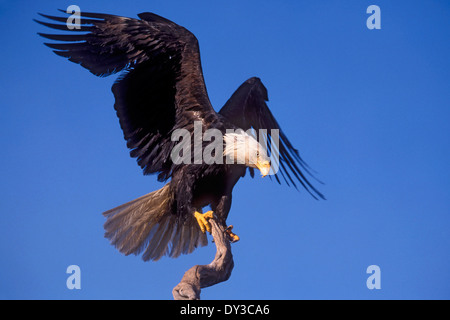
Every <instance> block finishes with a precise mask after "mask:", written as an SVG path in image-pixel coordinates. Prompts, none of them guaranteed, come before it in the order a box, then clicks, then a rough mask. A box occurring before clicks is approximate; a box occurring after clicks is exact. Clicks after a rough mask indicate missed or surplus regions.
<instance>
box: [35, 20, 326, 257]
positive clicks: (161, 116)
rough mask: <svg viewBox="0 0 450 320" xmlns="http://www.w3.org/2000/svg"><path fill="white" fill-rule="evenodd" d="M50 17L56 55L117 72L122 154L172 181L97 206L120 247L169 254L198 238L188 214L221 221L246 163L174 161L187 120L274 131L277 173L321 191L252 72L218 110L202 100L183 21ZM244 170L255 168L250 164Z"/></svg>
mask: <svg viewBox="0 0 450 320" xmlns="http://www.w3.org/2000/svg"><path fill="white" fill-rule="evenodd" d="M42 16H43V17H45V18H47V19H49V20H53V21H56V22H59V24H58V23H56V24H55V23H47V22H42V21H37V22H39V23H40V24H42V25H45V26H47V27H50V28H53V29H57V30H65V31H70V32H69V33H68V34H44V33H39V35H41V36H42V37H44V38H47V39H50V40H55V41H58V42H57V43H46V45H47V46H48V47H50V48H52V49H54V52H55V53H56V54H57V55H59V56H62V57H65V58H68V59H69V60H70V61H72V62H75V63H77V64H80V65H81V66H82V67H84V68H86V69H88V70H89V71H90V72H92V73H93V74H94V75H96V76H102V77H103V76H108V75H111V74H114V73H118V72H121V74H120V76H119V77H118V79H117V81H116V82H115V84H114V85H113V87H112V92H113V94H114V97H115V104H114V108H115V110H116V112H117V116H118V118H119V122H120V126H121V128H122V130H123V134H124V138H125V140H126V142H127V147H128V148H129V149H130V155H131V156H132V157H134V158H136V159H137V162H138V164H139V166H140V167H141V168H142V169H143V171H144V174H158V180H159V181H168V180H170V181H169V182H168V183H167V184H166V185H165V186H164V187H163V188H162V189H160V190H158V191H155V192H152V193H149V194H148V195H145V196H143V197H141V198H138V199H136V200H133V201H131V202H129V203H127V204H124V205H122V206H119V207H117V208H114V209H112V210H109V211H107V212H105V213H104V215H105V216H106V217H107V221H106V223H105V230H106V234H105V236H106V237H107V238H109V239H110V240H111V242H112V244H114V245H115V246H116V247H117V248H118V249H119V250H120V251H121V252H123V253H125V254H130V253H133V254H140V253H143V259H144V260H150V259H151V260H157V259H159V258H161V257H162V256H163V255H165V254H167V255H169V256H171V257H177V256H179V255H180V254H181V253H190V252H192V251H193V250H194V249H195V248H196V247H197V246H201V245H205V244H206V236H205V235H204V234H203V233H201V231H200V228H199V226H198V224H197V221H196V220H195V219H194V218H193V212H195V211H199V212H201V210H202V208H203V207H205V206H208V205H209V206H211V209H212V210H213V211H214V213H215V216H216V217H218V218H219V220H220V221H221V222H222V223H223V224H225V221H226V218H227V216H228V212H229V210H230V207H231V197H232V190H233V187H234V185H235V184H236V182H237V181H238V180H239V179H240V177H242V176H244V175H245V172H246V168H247V167H246V166H245V165H238V164H214V165H207V164H174V163H173V161H172V159H171V157H170V154H171V151H172V150H173V147H174V146H175V144H176V141H172V140H171V135H172V133H173V132H174V130H176V129H186V130H188V131H189V132H190V133H191V134H192V133H193V128H194V121H200V122H201V123H202V127H203V128H202V129H203V131H206V130H207V129H211V128H215V129H218V130H220V131H221V132H223V133H225V131H226V129H238V128H240V129H243V130H247V129H249V128H254V129H256V130H258V129H268V130H270V129H279V130H280V146H279V153H280V172H279V173H278V174H277V175H275V179H276V180H277V181H278V182H280V178H279V175H281V176H282V177H283V179H284V180H285V181H286V182H287V183H288V184H292V185H294V186H295V187H297V186H296V182H300V184H301V185H302V186H303V187H304V188H305V189H306V190H307V191H308V192H309V193H310V194H311V195H312V196H314V197H315V198H323V195H322V194H321V193H320V192H319V191H317V190H316V189H315V188H314V186H313V185H312V184H311V183H310V182H309V181H308V180H307V178H306V177H305V175H304V172H306V173H309V171H308V168H307V166H306V164H305V162H304V161H303V160H302V159H301V157H300V155H299V153H298V151H297V150H296V149H295V148H294V147H293V146H292V144H291V143H290V142H289V140H288V139H287V137H286V135H285V134H284V133H283V131H281V128H280V126H279V124H278V122H277V121H276V120H275V118H274V117H273V115H272V113H271V112H270V110H269V108H268V107H267V105H266V101H267V100H268V97H267V90H266V88H265V87H264V85H263V84H262V83H261V81H260V79H258V78H251V79H249V80H247V81H245V82H244V83H243V84H242V85H241V86H240V87H239V88H238V89H237V90H236V92H235V93H234V94H233V95H232V96H231V98H230V99H229V100H228V101H227V103H226V104H225V106H224V107H223V108H222V109H221V110H220V112H219V113H216V112H215V111H214V109H213V108H212V106H211V103H210V101H209V98H208V95H207V91H206V87H205V83H204V79H203V73H202V67H201V62H200V52H199V46H198V41H197V39H196V37H195V36H194V35H193V34H192V33H191V32H189V31H188V30H186V29H185V28H183V27H181V26H179V25H177V24H175V23H173V22H172V21H170V20H167V19H165V18H163V17H160V16H158V15H156V14H153V13H148V12H147V13H141V14H139V15H138V17H139V18H140V19H133V18H126V17H120V16H115V15H109V14H98V13H87V12H82V13H81V16H82V19H81V22H80V23H81V28H80V29H73V30H68V29H67V28H66V25H65V22H66V20H67V19H66V18H63V17H55V16H49V15H43V14H42ZM249 169H250V170H251V173H253V169H252V168H249Z"/></svg>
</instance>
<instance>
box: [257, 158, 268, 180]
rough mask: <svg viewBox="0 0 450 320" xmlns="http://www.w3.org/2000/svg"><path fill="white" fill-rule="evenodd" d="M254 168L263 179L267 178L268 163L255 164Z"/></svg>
mask: <svg viewBox="0 0 450 320" xmlns="http://www.w3.org/2000/svg"><path fill="white" fill-rule="evenodd" d="M256 167H257V168H258V170H259V171H261V176H262V177H263V178H264V177H265V176H267V175H268V174H269V172H270V162H268V161H263V162H259V161H258V162H257V163H256Z"/></svg>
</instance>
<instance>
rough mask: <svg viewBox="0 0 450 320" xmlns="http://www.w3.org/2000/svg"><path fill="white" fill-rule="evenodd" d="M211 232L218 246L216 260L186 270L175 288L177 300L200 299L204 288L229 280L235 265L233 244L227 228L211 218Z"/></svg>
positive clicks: (174, 293)
mask: <svg viewBox="0 0 450 320" xmlns="http://www.w3.org/2000/svg"><path fill="white" fill-rule="evenodd" d="M209 223H210V224H211V234H212V236H213V238H214V243H215V245H216V248H217V252H216V256H215V258H214V260H213V261H212V262H211V263H210V264H208V265H196V266H193V267H192V268H190V269H189V270H188V271H186V272H185V274H184V276H183V278H182V279H181V281H180V283H179V284H178V285H177V286H176V287H175V288H173V290H172V294H173V298H174V299H175V300H199V299H200V292H201V289H202V288H206V287H210V286H213V285H215V284H217V283H220V282H223V281H226V280H228V278H230V275H231V271H232V270H233V267H234V262H233V255H232V253H231V245H230V241H229V240H228V237H227V235H226V233H225V228H224V226H223V225H222V224H220V223H218V222H217V221H216V220H215V219H210V220H209Z"/></svg>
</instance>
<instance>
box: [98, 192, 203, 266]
mask: <svg viewBox="0 0 450 320" xmlns="http://www.w3.org/2000/svg"><path fill="white" fill-rule="evenodd" d="M170 200H171V193H170V185H169V184H166V185H165V186H164V187H163V188H161V189H159V190H156V191H153V192H151V193H149V194H147V195H144V196H142V197H140V198H137V199H135V200H132V201H130V202H127V203H125V204H123V205H121V206H118V207H116V208H114V209H111V210H108V211H106V212H104V213H103V215H104V216H105V217H106V218H107V220H106V222H105V225H104V228H105V231H106V232H105V237H106V238H108V239H109V240H110V241H111V244H112V245H114V246H115V247H116V248H117V249H118V250H119V251H120V252H122V253H124V254H125V255H129V254H132V253H133V254H135V255H138V254H141V253H142V252H143V254H142V259H144V261H147V260H155V261H156V260H159V259H160V258H161V257H162V256H164V255H168V256H170V257H173V258H176V257H178V256H179V255H180V254H182V253H183V254H188V253H191V252H192V251H194V249H195V248H197V247H199V246H205V245H206V244H207V239H206V235H205V234H203V233H202V232H201V230H200V228H199V226H198V225H197V222H196V220H195V219H194V218H193V217H192V216H191V217H187V219H185V221H181V220H180V219H179V218H178V217H177V215H174V214H172V213H171V212H170Z"/></svg>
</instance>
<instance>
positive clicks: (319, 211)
mask: <svg viewBox="0 0 450 320" xmlns="http://www.w3.org/2000/svg"><path fill="white" fill-rule="evenodd" d="M70 4H77V5H79V6H80V8H81V10H85V11H93V12H106V13H113V14H118V15H124V16H130V17H136V14H138V13H140V12H144V11H151V12H154V13H157V14H159V15H162V16H164V17H167V18H169V19H171V20H173V21H175V22H176V23H178V24H180V25H183V26H185V27H186V28H188V29H189V30H191V31H192V32H193V33H194V34H195V35H196V36H197V38H198V39H199V42H200V49H201V55H202V63H203V71H204V75H205V80H206V85H207V88H208V92H209V96H210V99H211V101H212V103H213V105H214V107H215V108H216V110H219V109H220V107H221V106H222V105H223V104H224V103H225V101H226V100H227V99H228V97H229V96H230V95H231V94H232V93H233V91H234V90H235V89H236V88H237V87H238V86H239V85H240V84H241V83H242V82H243V81H244V80H246V79H247V78H249V77H251V76H258V77H260V78H261V79H262V81H263V83H264V84H265V85H266V87H267V88H268V90H269V98H270V102H269V106H270V108H271V109H272V111H273V113H274V114H275V116H276V118H277V119H278V121H279V122H280V124H281V125H282V127H283V128H284V130H285V132H286V133H287V135H288V137H289V138H290V140H291V141H292V142H293V143H294V144H295V146H297V147H298V149H299V150H300V152H301V155H302V156H303V158H304V159H305V160H306V161H307V162H308V163H309V164H310V165H311V166H312V167H313V168H314V169H315V170H316V171H317V172H318V177H319V178H320V179H321V180H323V181H324V182H325V183H326V184H325V185H324V186H320V190H321V191H322V192H323V193H324V194H325V195H326V197H327V199H328V200H326V201H315V200H314V199H313V198H311V197H310V196H308V194H307V193H306V192H303V191H300V192H297V191H296V190H295V189H293V188H288V187H287V186H286V185H282V186H280V185H278V184H277V183H275V182H271V181H270V180H268V179H267V180H266V179H264V180H262V179H261V178H259V177H258V178H255V179H250V178H249V177H246V178H245V179H243V180H241V181H240V183H239V184H238V185H237V187H236V188H235V191H234V199H233V200H234V201H233V206H232V209H231V212H230V215H229V221H228V222H229V223H231V224H233V225H234V226H235V229H234V231H236V233H237V234H238V235H239V236H240V237H241V241H240V242H238V243H236V244H234V245H233V254H234V260H235V267H234V270H233V273H232V276H231V278H230V279H229V280H228V281H227V282H225V283H222V284H219V285H217V286H214V287H211V288H206V289H204V290H203V291H202V298H203V299H428V298H437V299H443V298H445V299H449V298H450V275H449V272H448V271H449V266H450V239H449V227H450V170H449V166H450V147H449V146H450V129H449V123H450V60H449V57H450V41H449V39H450V24H449V21H450V3H449V2H448V1H446V0H442V1H381V0H377V1H363V0H353V1H234V0H232V1H226V2H221V3H220V4H219V3H218V2H215V1H166V0H164V1H133V2H130V1H125V2H124V1H95V2H93V1H84V0H83V1H82V0H79V1H76V2H65V1H13V2H11V1H3V0H2V1H0V26H1V30H3V32H2V34H1V43H2V45H1V50H0V60H1V61H2V70H1V75H0V91H1V94H0V96H1V110H2V115H1V117H0V121H1V126H0V135H1V137H2V139H1V140H0V148H1V151H2V156H1V158H0V168H1V169H0V170H1V184H0V194H1V196H0V197H1V198H0V210H1V214H0V226H1V229H2V232H1V233H0V253H1V256H2V258H1V260H0V298H12V299H16V298H19V299H128V298H130V299H171V298H172V295H171V291H172V288H173V287H174V286H175V285H176V284H177V283H178V282H179V280H180V279H181V277H182V276H183V273H184V272H185V271H186V270H187V269H189V268H190V267H191V266H193V265H195V264H205V263H209V262H210V261H211V260H212V259H213V256H214V253H215V247H214V245H213V244H210V245H209V246H208V247H205V248H201V249H199V250H196V251H195V252H194V253H193V254H191V255H188V256H182V257H180V258H178V259H170V258H163V259H162V260H160V261H158V262H156V263H153V262H151V263H149V262H146V263H144V262H143V261H142V260H141V259H140V257H135V256H128V257H125V256H123V255H121V254H120V253H119V252H118V251H116V250H115V249H114V248H113V247H112V246H110V245H109V243H108V241H107V240H106V239H104V238H103V223H104V218H103V216H102V215H101V213H102V212H103V211H105V210H107V209H110V208H112V207H115V206H117V205H119V204H122V203H124V202H126V201H129V200H131V199H134V198H136V197H138V196H141V195H143V194H146V193H148V192H150V191H152V190H155V189H158V188H160V187H161V186H162V184H161V183H158V182H157V181H156V177H154V176H143V175H142V173H141V170H140V168H139V167H138V166H137V164H136V163H135V160H134V159H131V158H130V157H129V155H128V150H127V148H126V146H125V142H124V140H123V136H122V132H121V130H120V127H119V123H118V120H117V118H116V115H115V112H114V110H113V95H112V93H111V91H110V87H111V85H112V83H113V81H114V80H115V76H113V77H109V78H104V79H101V78H96V77H94V76H93V75H91V74H90V73H89V72H88V71H86V70H85V69H83V68H81V67H80V66H77V65H75V64H73V63H70V62H68V61H66V60H65V59H63V58H61V57H58V56H56V55H55V54H53V53H52V52H51V50H49V49H48V48H47V47H45V46H44V45H43V44H42V42H43V41H44V39H42V38H40V37H38V36H37V34H36V33H37V32H49V30H48V29H46V28H45V27H43V26H40V25H38V24H36V23H34V22H33V21H32V19H33V18H37V17H38V16H37V12H43V13H47V14H58V12H57V11H56V9H57V8H63V9H64V8H66V7H67V6H68V5H70ZM371 4H376V5H378V6H379V7H380V8H381V30H369V29H368V28H367V27H366V19H367V18H368V17H369V15H368V14H367V13H366V9H367V7H368V6H369V5H371ZM72 264H76V265H78V266H80V268H81V286H82V288H81V290H68V289H67V288H66V278H67V277H68V275H67V274H66V268H67V266H69V265H72ZM373 264H375V265H378V266H379V267H380V268H381V289H380V290H369V289H367V287H366V279H367V277H368V276H369V275H368V274H366V268H367V267H368V266H369V265H373Z"/></svg>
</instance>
